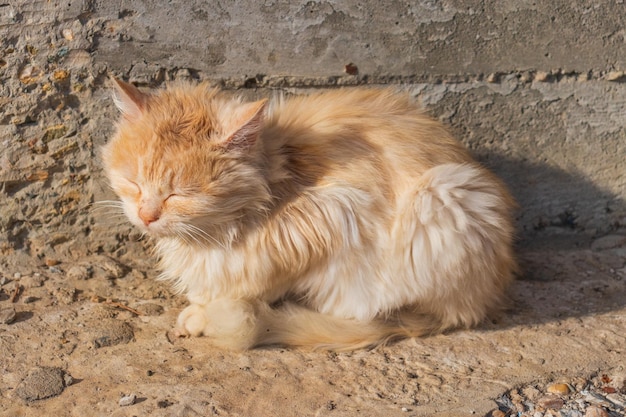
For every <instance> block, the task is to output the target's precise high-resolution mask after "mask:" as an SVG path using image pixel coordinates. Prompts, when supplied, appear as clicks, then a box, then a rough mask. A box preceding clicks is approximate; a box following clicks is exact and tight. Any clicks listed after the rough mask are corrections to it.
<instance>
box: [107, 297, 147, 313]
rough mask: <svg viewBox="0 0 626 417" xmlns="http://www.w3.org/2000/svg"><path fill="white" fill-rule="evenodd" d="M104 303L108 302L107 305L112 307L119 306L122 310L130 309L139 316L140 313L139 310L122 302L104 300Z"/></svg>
mask: <svg viewBox="0 0 626 417" xmlns="http://www.w3.org/2000/svg"><path fill="white" fill-rule="evenodd" d="M104 304H108V305H110V306H113V307H117V308H121V309H122V310H126V311H130V312H131V313H133V314H136V315H138V316H141V313H140V312H139V311H137V310H135V309H134V308H131V307H128V306H126V305H124V304H122V303H118V302H115V301H110V300H106V301H105V302H104Z"/></svg>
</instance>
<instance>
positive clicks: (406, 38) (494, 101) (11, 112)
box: [0, 0, 626, 263]
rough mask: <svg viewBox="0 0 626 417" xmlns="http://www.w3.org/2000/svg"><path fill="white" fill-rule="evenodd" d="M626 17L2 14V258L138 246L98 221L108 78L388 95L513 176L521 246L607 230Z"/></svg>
mask: <svg viewBox="0 0 626 417" xmlns="http://www.w3.org/2000/svg"><path fill="white" fill-rule="evenodd" d="M625 23H626V5H625V4H624V2H623V0H611V1H609V0H605V1H597V2H571V1H563V0H557V1H551V2H538V1H526V0H511V1H508V0H507V1H495V2H490V1H474V0H472V1H437V2H436V1H426V0H421V1H412V2H401V1H388V2H379V1H371V0H370V1H356V0H346V1H325V2H313V1H278V0H277V1H271V0H267V1H228V2H227V1H213V2H201V1H182V0H178V1H168V2H161V1H155V0H140V1H139V0H137V1H121V0H120V1H107V0H85V1H82V2H80V1H76V0H65V1H63V2H61V1H49V0H31V1H27V0H14V1H9V2H6V1H5V2H0V80H1V83H0V141H1V148H0V184H1V186H0V254H2V255H4V256H5V260H4V262H5V263H6V262H12V261H11V259H13V258H14V257H24V256H32V255H35V256H38V257H39V258H40V259H41V261H42V262H43V261H45V259H47V258H51V257H55V258H60V257H61V258H62V257H65V256H69V257H81V256H84V255H86V254H88V253H92V252H99V251H100V252H102V251H104V252H106V253H110V252H113V253H118V254H119V253H123V252H124V251H126V250H128V248H129V247H132V246H133V245H130V246H129V245H128V244H127V241H129V240H130V241H133V240H134V239H136V235H135V234H133V233H132V232H130V230H131V229H130V228H128V227H126V226H117V224H118V223H119V221H118V220H116V219H111V218H107V216H106V215H96V214H93V213H92V212H91V210H90V207H91V204H92V203H93V201H94V200H98V199H104V198H112V195H111V193H110V192H109V191H107V189H106V182H105V181H104V179H103V177H102V172H101V170H100V167H99V162H98V159H97V153H98V152H97V149H98V147H99V146H100V145H102V144H103V143H104V142H105V141H106V138H107V137H108V136H109V135H110V133H111V132H112V129H113V126H112V124H113V120H114V119H115V117H116V111H115V109H114V108H113V106H112V103H111V100H110V99H109V92H108V91H107V86H108V83H107V78H106V77H107V73H113V74H116V75H118V76H123V77H125V78H127V79H130V80H131V81H133V82H136V83H138V84H140V85H150V86H157V85H159V84H161V83H162V82H164V81H167V80H170V79H174V78H192V79H210V80H213V81H215V82H218V83H221V84H222V85H223V86H225V87H226V88H230V89H241V91H242V92H243V93H244V94H246V95H251V96H253V95H265V94H268V90H274V89H284V90H289V91H293V92H300V91H305V90H306V89H308V88H325V87H336V86H338V85H347V86H351V85H357V84H394V85H395V86H396V87H397V88H400V89H405V90H409V91H410V92H411V93H412V94H414V95H415V97H416V99H418V100H421V101H422V102H423V103H424V105H425V106H426V107H427V109H428V111H429V112H430V113H431V114H432V115H434V116H435V117H438V118H440V119H441V120H442V121H444V122H445V123H447V124H449V125H450V126H451V127H452V129H453V130H454V131H455V133H456V134H457V136H458V137H459V138H460V139H461V140H462V141H463V142H464V143H465V144H466V145H467V146H468V147H470V148H471V149H472V151H473V152H474V154H475V155H476V156H477V157H478V158H479V159H480V160H481V161H482V162H484V163H485V164H486V165H487V166H489V167H491V168H493V169H494V170H495V171H496V172H497V173H498V174H500V175H501V176H502V177H503V178H504V179H505V180H506V181H507V183H508V184H509V185H510V186H511V188H512V190H513V192H514V194H515V195H516V197H517V198H518V200H519V203H520V206H521V208H520V212H519V229H520V237H521V239H522V242H524V243H527V244H535V243H540V242H545V241H546V240H549V239H551V238H552V237H553V236H555V235H565V236H582V235H594V234H602V233H606V232H608V231H610V230H612V229H614V228H618V227H622V226H624V225H626V203H625V198H626V167H625V162H624V159H625V156H626V117H625V115H626V112H625V110H626V84H625V83H624V82H625V81H626V76H625V75H624V73H623V72H622V70H625V69H626V30H625V29H624V28H625V27H626V25H625ZM348 64H352V65H351V66H348V67H346V66H347V65H348Z"/></svg>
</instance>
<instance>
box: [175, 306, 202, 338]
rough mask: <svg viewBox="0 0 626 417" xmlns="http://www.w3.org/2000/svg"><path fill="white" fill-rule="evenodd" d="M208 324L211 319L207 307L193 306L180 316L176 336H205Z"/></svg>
mask: <svg viewBox="0 0 626 417" xmlns="http://www.w3.org/2000/svg"><path fill="white" fill-rule="evenodd" d="M208 324H209V317H208V315H207V312H206V307H204V306H201V305H199V304H192V305H190V306H189V307H187V308H185V309H184V310H183V311H182V312H181V313H180V314H179V315H178V320H177V321H176V328H175V329H174V334H175V335H176V336H178V337H184V336H202V335H203V334H205V329H206V328H207V326H208Z"/></svg>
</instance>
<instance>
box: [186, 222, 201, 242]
mask: <svg viewBox="0 0 626 417" xmlns="http://www.w3.org/2000/svg"><path fill="white" fill-rule="evenodd" d="M182 231H183V232H184V234H185V236H188V237H189V238H191V239H192V240H193V241H194V242H196V243H197V244H198V245H202V241H201V240H200V238H199V237H201V236H202V234H201V233H199V232H202V230H201V229H197V230H196V229H194V226H193V225H190V224H186V223H183V227H182Z"/></svg>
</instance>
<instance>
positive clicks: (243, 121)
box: [224, 99, 267, 150]
mask: <svg viewBox="0 0 626 417" xmlns="http://www.w3.org/2000/svg"><path fill="white" fill-rule="evenodd" d="M266 106H267V99H263V100H259V101H255V102H254V103H247V104H244V105H242V107H241V109H240V112H239V114H238V115H237V118H236V119H235V123H233V125H234V126H235V129H234V132H233V133H231V134H230V135H229V136H228V137H227V138H226V141H225V142H224V145H225V146H226V148H227V149H240V150H245V149H248V148H250V147H251V146H252V145H254V143H255V142H256V140H257V138H258V137H259V134H260V133H261V128H262V127H263V116H264V114H265V107H266Z"/></svg>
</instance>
